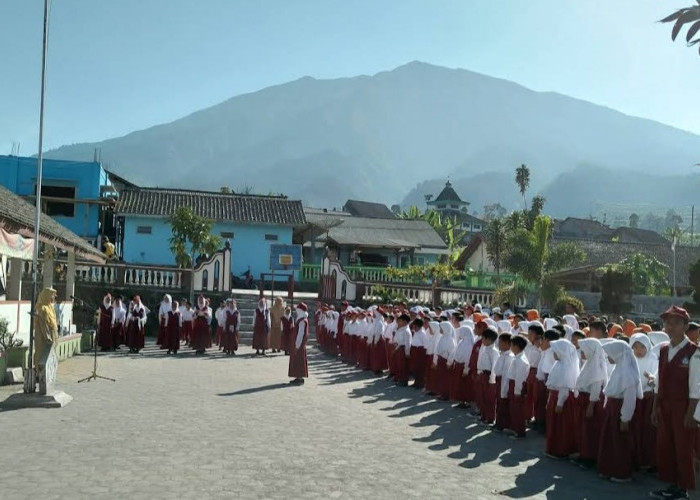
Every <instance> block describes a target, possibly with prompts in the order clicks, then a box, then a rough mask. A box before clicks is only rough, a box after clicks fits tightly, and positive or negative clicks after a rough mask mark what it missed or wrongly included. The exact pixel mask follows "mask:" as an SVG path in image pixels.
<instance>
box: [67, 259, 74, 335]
mask: <svg viewBox="0 0 700 500" xmlns="http://www.w3.org/2000/svg"><path fill="white" fill-rule="evenodd" d="M73 295H75V253H74V252H68V269H67V271H66V301H68V300H70V298H71V297H72V296H73ZM71 323H72V320H71Z"/></svg>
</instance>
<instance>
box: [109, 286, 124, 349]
mask: <svg viewBox="0 0 700 500" xmlns="http://www.w3.org/2000/svg"><path fill="white" fill-rule="evenodd" d="M125 328H126V308H125V307H124V303H123V301H122V297H121V295H118V296H117V298H115V299H114V306H113V307H112V346H113V347H114V348H115V349H119V347H120V346H121V345H122V344H125V343H126V335H125Z"/></svg>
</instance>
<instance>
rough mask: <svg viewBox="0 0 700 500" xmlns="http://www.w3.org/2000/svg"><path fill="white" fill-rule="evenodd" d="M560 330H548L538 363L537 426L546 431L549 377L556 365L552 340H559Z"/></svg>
mask: <svg viewBox="0 0 700 500" xmlns="http://www.w3.org/2000/svg"><path fill="white" fill-rule="evenodd" d="M559 338H560V336H559V332H558V331H556V330H547V331H546V332H544V335H543V336H542V342H541V343H540V347H541V351H542V355H541V356H540V363H539V364H538V365H537V388H536V391H537V397H536V404H535V428H536V429H537V430H539V431H540V432H543V433H546V430H547V402H548V401H549V391H548V390H547V378H548V377H549V372H550V371H552V366H554V361H555V359H554V355H553V351H552V349H551V348H550V345H551V343H552V342H554V341H556V340H559Z"/></svg>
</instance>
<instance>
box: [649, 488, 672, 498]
mask: <svg viewBox="0 0 700 500" xmlns="http://www.w3.org/2000/svg"><path fill="white" fill-rule="evenodd" d="M675 494H676V488H674V487H673V486H669V487H668V488H666V489H665V490H656V491H650V492H649V496H650V497H651V498H661V499H672V498H675Z"/></svg>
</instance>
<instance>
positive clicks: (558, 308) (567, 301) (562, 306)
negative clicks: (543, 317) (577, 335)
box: [554, 295, 585, 316]
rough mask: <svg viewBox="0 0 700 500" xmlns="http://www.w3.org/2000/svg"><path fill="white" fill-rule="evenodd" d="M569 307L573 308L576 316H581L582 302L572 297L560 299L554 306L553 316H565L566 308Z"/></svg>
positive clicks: (566, 296)
mask: <svg viewBox="0 0 700 500" xmlns="http://www.w3.org/2000/svg"><path fill="white" fill-rule="evenodd" d="M567 305H570V306H572V307H573V308H574V311H575V313H576V314H581V313H583V311H584V309H585V308H584V306H583V302H581V300H579V299H578V298H577V297H574V296H573V295H565V296H564V297H562V298H560V299H559V300H558V301H557V303H556V304H555V305H554V314H556V315H557V316H563V315H564V314H566V306H567Z"/></svg>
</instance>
